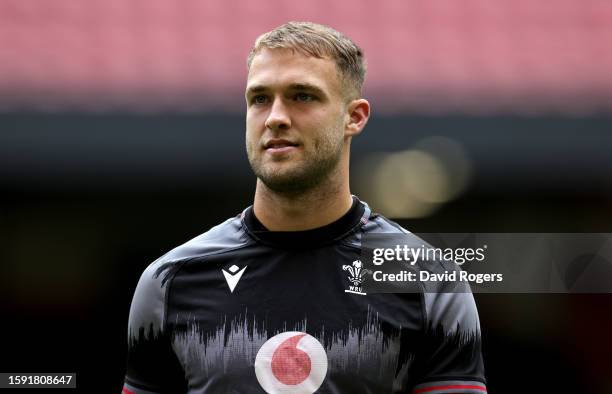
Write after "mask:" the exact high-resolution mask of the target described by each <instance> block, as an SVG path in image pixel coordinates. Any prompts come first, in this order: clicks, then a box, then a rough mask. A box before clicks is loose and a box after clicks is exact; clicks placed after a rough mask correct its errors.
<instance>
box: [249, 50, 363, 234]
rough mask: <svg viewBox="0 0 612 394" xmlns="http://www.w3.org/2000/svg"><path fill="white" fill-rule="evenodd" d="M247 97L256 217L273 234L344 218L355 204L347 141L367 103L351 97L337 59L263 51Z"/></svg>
mask: <svg viewBox="0 0 612 394" xmlns="http://www.w3.org/2000/svg"><path fill="white" fill-rule="evenodd" d="M245 97H246V100H247V114H246V148H247V155H248V158H249V162H250V164H251V167H252V169H253V172H254V173H255V175H256V176H257V186H256V189H255V200H254V212H255V216H257V218H258V219H259V220H260V221H261V222H262V224H263V225H264V226H266V227H267V228H268V229H269V230H272V231H298V230H307V229H312V228H316V227H321V226H324V225H326V224H329V223H331V222H333V221H335V220H337V219H339V218H340V217H341V216H342V215H344V214H345V213H346V212H347V211H348V210H349V209H350V206H351V204H352V198H351V194H350V190H349V153H350V142H351V138H352V137H353V136H355V135H357V134H359V133H360V132H361V131H362V130H363V128H364V126H365V125H366V123H367V120H368V118H369V114H370V105H369V103H368V102H367V101H366V100H364V99H355V100H348V99H347V96H346V94H345V93H344V91H343V84H342V80H341V78H340V75H339V72H338V70H337V68H336V65H335V63H334V61H333V60H331V59H328V58H323V59H319V58H315V57H309V56H305V55H302V54H301V53H299V52H296V51H293V50H291V49H267V48H264V49H262V50H261V51H259V52H258V53H257V54H256V55H255V57H254V58H253V62H252V63H251V67H250V70H249V74H248V79H247V88H246V93H245Z"/></svg>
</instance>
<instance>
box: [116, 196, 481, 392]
mask: <svg viewBox="0 0 612 394" xmlns="http://www.w3.org/2000/svg"><path fill="white" fill-rule="evenodd" d="M367 233H406V234H408V235H407V236H409V237H411V238H414V241H415V242H417V243H419V244H420V243H421V242H422V241H421V240H420V239H419V238H417V237H416V236H414V235H412V234H409V233H408V232H407V231H406V230H404V229H402V228H401V227H399V226H398V225H397V224H395V223H393V222H391V221H389V220H387V219H386V218H384V217H383V216H380V215H377V214H374V213H372V212H371V210H370V208H369V207H368V205H367V204H365V203H364V202H361V201H359V200H358V199H357V198H356V197H354V202H353V206H352V207H351V209H350V210H349V212H348V213H346V214H345V215H344V216H343V217H342V218H340V219H338V220H337V221H335V222H333V223H331V224H329V225H326V226H324V227H321V228H317V229H314V230H308V231H296V232H271V231H267V230H266V229H265V227H264V226H263V225H262V224H261V223H260V222H259V221H258V220H257V218H256V217H255V215H254V214H253V208H252V207H249V208H247V209H246V210H244V211H243V212H242V214H241V215H239V216H237V217H235V218H231V219H228V220H227V221H225V222H224V223H222V224H220V225H218V226H216V227H214V228H212V229H210V230H209V231H208V232H206V233H204V234H202V235H200V236H198V237H196V238H194V239H193V240H191V241H189V242H187V243H185V244H184V245H181V246H179V247H177V248H175V249H173V250H172V251H170V252H169V253H167V254H165V255H164V256H162V257H161V258H159V259H158V260H156V261H155V262H153V263H152V264H151V265H149V267H148V268H147V269H146V270H145V271H144V273H143V274H142V277H141V278H140V281H139V283H138V286H137V288H136V291H135V294H134V299H133V301H132V305H131V309H130V317H129V325H128V342H129V343H128V363H127V373H126V377H125V384H124V387H123V393H124V394H131V393H139V394H140V393H171V394H176V393H266V392H267V393H287V394H289V393H315V392H316V393H330V394H331V393H414V394H425V393H426V394H441V393H477V394H483V393H486V387H485V380H484V367H483V362H482V356H481V341H480V324H479V320H478V313H477V310H476V305H475V303H474V299H473V296H472V294H471V293H470V292H467V293H423V292H422V293H395V294H363V292H362V291H359V290H360V289H357V290H358V291H352V290H355V288H354V287H351V286H352V283H351V281H350V280H351V275H353V279H354V274H355V272H356V271H353V270H357V269H358V268H359V259H360V257H361V249H360V247H361V240H362V237H363V235H364V234H367ZM351 289H352V290H351Z"/></svg>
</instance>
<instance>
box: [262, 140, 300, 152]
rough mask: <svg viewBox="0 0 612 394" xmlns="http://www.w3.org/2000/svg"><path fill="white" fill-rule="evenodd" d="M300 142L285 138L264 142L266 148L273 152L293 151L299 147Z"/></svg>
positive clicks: (267, 150)
mask: <svg viewBox="0 0 612 394" xmlns="http://www.w3.org/2000/svg"><path fill="white" fill-rule="evenodd" d="M298 146H299V144H297V143H295V142H291V141H289V140H284V139H277V138H275V139H271V140H269V141H267V142H266V143H265V144H264V150H265V151H266V152H269V153H272V154H281V153H287V152H291V151H292V150H294V149H297V148H298Z"/></svg>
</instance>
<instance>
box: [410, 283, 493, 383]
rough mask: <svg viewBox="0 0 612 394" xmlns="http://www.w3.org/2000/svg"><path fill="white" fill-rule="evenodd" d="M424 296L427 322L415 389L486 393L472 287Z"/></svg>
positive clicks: (417, 362)
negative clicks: (457, 291)
mask: <svg viewBox="0 0 612 394" xmlns="http://www.w3.org/2000/svg"><path fill="white" fill-rule="evenodd" d="M423 296H424V304H425V312H426V313H425V316H426V324H425V326H424V339H423V342H422V344H421V346H420V351H419V354H418V356H417V360H415V361H416V365H417V370H418V373H417V378H416V379H415V380H414V382H413V383H414V384H413V391H412V393H413V394H421V393H427V394H442V393H444V394H451V393H453V394H454V393H462V394H463V393H470V394H472V393H474V394H484V393H486V392H487V389H486V385H485V377H484V365H483V360H482V350H481V348H482V345H481V335H480V321H479V318H478V311H477V309H476V303H475V302H474V296H473V295H472V293H471V292H469V290H468V291H466V292H460V293H424V294H423Z"/></svg>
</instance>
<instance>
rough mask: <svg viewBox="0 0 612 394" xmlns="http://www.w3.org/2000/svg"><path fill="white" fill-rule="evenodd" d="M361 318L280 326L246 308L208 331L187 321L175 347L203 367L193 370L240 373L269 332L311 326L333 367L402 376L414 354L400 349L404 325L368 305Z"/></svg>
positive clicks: (379, 377)
mask: <svg viewBox="0 0 612 394" xmlns="http://www.w3.org/2000/svg"><path fill="white" fill-rule="evenodd" d="M363 323H364V324H361V325H358V326H357V325H353V324H352V323H350V322H347V323H346V328H344V329H340V330H330V329H329V328H326V327H322V326H321V327H317V328H316V329H314V330H312V327H311V329H310V330H309V327H308V318H307V317H305V318H304V319H303V320H301V321H299V322H296V323H295V324H292V325H288V324H286V323H285V322H283V324H282V325H281V327H280V328H279V326H278V325H276V327H274V328H272V327H267V326H266V323H265V322H260V321H257V319H256V318H255V316H254V315H253V314H249V313H248V312H247V311H245V312H244V313H243V314H240V315H239V316H236V317H235V318H233V319H231V320H228V319H227V317H223V319H222V320H221V321H220V322H219V324H218V326H217V327H216V329H214V330H209V331H208V332H204V331H203V330H201V328H200V327H199V326H198V325H197V324H195V323H191V324H190V323H187V325H186V328H187V329H186V330H185V331H181V332H179V333H176V334H175V335H174V341H173V347H174V350H175V352H176V353H177V355H178V356H179V359H183V360H184V361H185V362H184V365H190V366H192V368H193V366H198V367H199V371H190V372H193V373H196V374H204V376H212V375H214V374H216V373H220V372H221V373H223V374H227V373H232V374H237V375H238V374H240V373H241V372H248V371H249V372H250V371H252V369H253V365H254V362H255V358H256V356H257V352H258V351H259V349H260V348H261V346H262V345H263V344H264V343H265V342H266V341H267V340H268V339H269V338H271V337H273V336H274V335H277V334H279V333H282V332H287V331H298V332H304V333H306V332H308V333H309V334H310V335H312V336H313V337H315V338H316V339H317V340H318V341H319V342H320V343H321V344H322V345H323V346H324V349H325V352H326V353H327V358H328V362H329V371H330V373H333V372H334V371H337V372H342V373H344V374H346V373H347V372H348V373H350V374H355V375H358V376H359V377H360V378H362V379H363V378H366V379H371V380H373V381H380V382H387V384H391V382H394V381H403V380H404V377H405V376H406V374H407V372H408V369H409V366H410V363H411V362H412V360H413V356H412V354H401V355H400V330H397V329H395V330H392V329H388V328H386V327H384V325H383V324H382V323H381V322H380V321H379V319H378V316H377V315H376V314H373V313H371V311H369V310H368V313H367V317H366V319H365V321H364V322H363Z"/></svg>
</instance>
